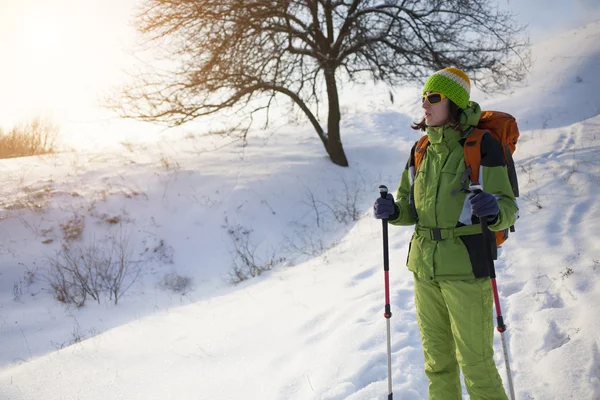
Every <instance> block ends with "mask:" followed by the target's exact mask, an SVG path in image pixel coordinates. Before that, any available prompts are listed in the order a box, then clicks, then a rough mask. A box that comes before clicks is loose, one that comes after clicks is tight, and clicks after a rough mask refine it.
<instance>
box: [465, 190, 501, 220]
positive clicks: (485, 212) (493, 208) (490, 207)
mask: <svg viewBox="0 0 600 400" xmlns="http://www.w3.org/2000/svg"><path fill="white" fill-rule="evenodd" d="M469 202H470V203H471V213H472V214H473V215H475V216H476V217H479V218H481V217H495V216H496V215H498V213H499V212H500V208H499V207H498V200H497V199H496V196H494V195H493V194H490V193H486V192H479V193H477V194H474V195H472V196H471V197H469Z"/></svg>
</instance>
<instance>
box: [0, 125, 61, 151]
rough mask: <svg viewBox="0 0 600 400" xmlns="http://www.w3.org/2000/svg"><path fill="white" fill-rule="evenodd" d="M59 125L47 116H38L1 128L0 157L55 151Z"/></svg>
mask: <svg viewBox="0 0 600 400" xmlns="http://www.w3.org/2000/svg"><path fill="white" fill-rule="evenodd" d="M58 131H59V129H58V126H57V125H56V124H55V123H53V122H52V121H51V120H49V119H47V118H42V117H37V118H34V119H31V120H28V121H25V122H21V123H20V124H18V125H16V126H14V127H13V128H12V129H10V130H8V131H4V130H2V129H0V158H14V157H26V156H34V155H39V154H48V153H54V152H55V151H56V147H55V142H56V137H57V135H58Z"/></svg>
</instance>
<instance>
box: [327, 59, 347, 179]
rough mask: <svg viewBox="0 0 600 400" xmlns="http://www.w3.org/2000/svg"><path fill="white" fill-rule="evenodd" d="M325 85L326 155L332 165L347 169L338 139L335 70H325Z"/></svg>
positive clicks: (338, 125) (342, 149)
mask: <svg viewBox="0 0 600 400" xmlns="http://www.w3.org/2000/svg"><path fill="white" fill-rule="evenodd" d="M325 84H326V86H327V99H328V102H329V115H328V117H327V146H326V148H325V149H326V150H327V154H329V158H331V161H333V163H334V164H336V165H339V166H342V167H347V166H348V159H346V154H345V153H344V148H343V146H342V140H341V138H340V119H341V115H340V99H339V97H338V90H337V85H336V83H335V70H334V69H333V68H325Z"/></svg>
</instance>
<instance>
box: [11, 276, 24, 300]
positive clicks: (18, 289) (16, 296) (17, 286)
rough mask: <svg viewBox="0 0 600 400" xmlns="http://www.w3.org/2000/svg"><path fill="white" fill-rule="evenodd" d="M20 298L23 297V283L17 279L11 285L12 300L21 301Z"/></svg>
mask: <svg viewBox="0 0 600 400" xmlns="http://www.w3.org/2000/svg"><path fill="white" fill-rule="evenodd" d="M21 296H23V281H22V280H20V279H19V280H18V281H15V283H14V284H13V300H14V301H21Z"/></svg>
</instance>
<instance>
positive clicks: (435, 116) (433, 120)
mask: <svg viewBox="0 0 600 400" xmlns="http://www.w3.org/2000/svg"><path fill="white" fill-rule="evenodd" d="M430 93H431V92H426V93H425V95H428V94H430ZM421 107H423V110H424V111H425V123H426V124H427V126H440V125H444V124H445V123H447V122H448V120H449V119H450V104H449V103H448V98H444V99H443V100H442V101H441V102H439V103H435V104H431V103H429V101H428V100H425V101H424V102H423V104H422V105H421Z"/></svg>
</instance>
